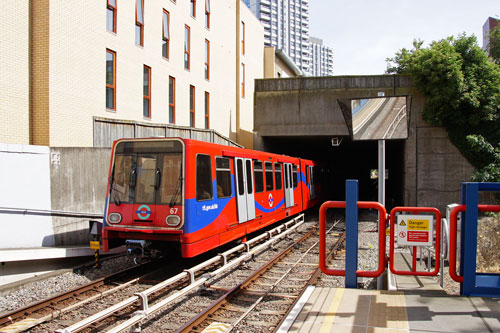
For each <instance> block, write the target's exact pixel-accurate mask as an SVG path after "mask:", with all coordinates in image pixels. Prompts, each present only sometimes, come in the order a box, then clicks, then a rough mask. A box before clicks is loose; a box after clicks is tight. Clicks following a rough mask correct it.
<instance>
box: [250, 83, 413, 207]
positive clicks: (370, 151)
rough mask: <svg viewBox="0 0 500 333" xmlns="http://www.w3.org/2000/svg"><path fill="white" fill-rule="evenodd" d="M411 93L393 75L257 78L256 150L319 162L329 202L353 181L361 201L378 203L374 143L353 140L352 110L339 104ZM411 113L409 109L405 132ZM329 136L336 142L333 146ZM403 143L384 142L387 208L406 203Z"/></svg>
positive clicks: (402, 140) (403, 140)
mask: <svg viewBox="0 0 500 333" xmlns="http://www.w3.org/2000/svg"><path fill="white" fill-rule="evenodd" d="M413 93H414V87H413V84H412V83H411V81H410V80H409V78H408V77H404V76H392V75H381V76H359V77H358V76H355V77H317V78H314V77H313V78H286V79H267V80H256V83H255V96H254V97H255V115H254V131H255V137H254V148H255V149H259V150H264V151H269V152H273V153H279V154H285V155H289V156H296V157H302V158H306V159H312V160H316V161H319V162H321V163H322V164H323V165H324V166H325V169H326V170H327V172H326V177H325V178H324V180H325V182H326V184H325V185H326V188H327V189H328V191H327V192H328V193H327V195H328V196H327V198H328V200H344V199H345V180H347V179H357V180H358V185H359V200H363V201H378V180H377V179H374V178H373V177H372V176H373V172H372V170H377V171H378V142H377V140H360V141H358V140H353V137H354V136H353V123H352V118H351V120H349V119H348V118H349V117H348V116H346V112H350V111H346V110H345V109H344V108H343V106H342V105H343V103H342V102H344V103H345V101H349V100H350V99H359V98H377V97H378V96H387V97H391V96H411V95H412V94H413ZM410 102H411V99H410ZM410 115H411V114H410V111H409V110H408V118H407V120H406V121H407V123H406V125H407V126H408V133H411V125H410V121H409V119H410ZM354 126H355V124H354ZM379 126H380V125H379ZM333 138H337V139H339V140H341V142H340V144H338V145H333V144H332V139H333ZM407 145H408V135H407V136H406V137H405V138H397V139H394V138H392V139H391V140H385V149H386V158H385V163H386V170H387V172H388V178H387V179H386V198H385V202H386V208H387V209H391V208H392V207H395V206H399V205H405V204H407V198H408V195H407V193H406V192H407V187H408V181H407V178H406V177H408V175H407V172H406V170H407V167H408V159H407V156H406V153H407V151H406V150H407Z"/></svg>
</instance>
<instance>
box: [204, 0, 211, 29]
mask: <svg viewBox="0 0 500 333" xmlns="http://www.w3.org/2000/svg"><path fill="white" fill-rule="evenodd" d="M205 28H207V29H210V0H205Z"/></svg>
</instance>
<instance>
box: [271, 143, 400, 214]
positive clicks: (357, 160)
mask: <svg viewBox="0 0 500 333" xmlns="http://www.w3.org/2000/svg"><path fill="white" fill-rule="evenodd" d="M341 138H342V141H341V142H340V144H339V145H338V146H333V145H332V137H267V138H263V142H264V145H265V147H266V150H267V151H272V152H274V153H279V154H285V155H289V156H296V157H301V158H306V159H311V160H315V161H318V162H320V163H321V164H322V165H323V166H324V168H325V170H326V172H325V177H324V178H323V182H324V184H325V185H326V188H327V198H328V200H345V180H347V179H357V180H358V185H359V200H362V201H378V181H377V179H373V178H372V170H374V169H377V168H378V143H377V141H352V140H351V139H350V138H349V137H341ZM385 145H386V148H385V149H386V170H387V171H388V179H387V180H386V208H387V209H391V208H393V207H395V206H400V205H403V204H404V200H403V198H404V188H403V184H404V163H403V161H404V141H403V140H391V141H386V143H385Z"/></svg>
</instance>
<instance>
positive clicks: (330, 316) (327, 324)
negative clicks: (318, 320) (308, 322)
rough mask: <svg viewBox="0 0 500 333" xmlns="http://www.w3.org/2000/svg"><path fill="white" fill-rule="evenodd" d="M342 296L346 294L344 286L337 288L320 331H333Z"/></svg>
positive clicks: (321, 332)
mask: <svg viewBox="0 0 500 333" xmlns="http://www.w3.org/2000/svg"><path fill="white" fill-rule="evenodd" d="M342 296H344V288H337V289H336V290H335V295H334V296H333V299H332V302H331V303H330V307H329V308H328V312H327V314H326V315H325V316H324V318H323V324H322V325H321V328H320V333H323V332H330V331H331V329H332V326H333V322H334V320H335V316H336V315H337V311H338V309H339V306H340V303H341V302H342Z"/></svg>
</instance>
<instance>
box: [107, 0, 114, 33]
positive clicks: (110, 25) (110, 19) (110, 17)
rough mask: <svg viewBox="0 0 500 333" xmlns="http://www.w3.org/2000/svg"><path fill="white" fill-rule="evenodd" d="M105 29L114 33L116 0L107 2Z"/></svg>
mask: <svg viewBox="0 0 500 333" xmlns="http://www.w3.org/2000/svg"><path fill="white" fill-rule="evenodd" d="M107 2H108V6H107V9H106V29H108V31H111V32H115V33H116V0H107Z"/></svg>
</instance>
